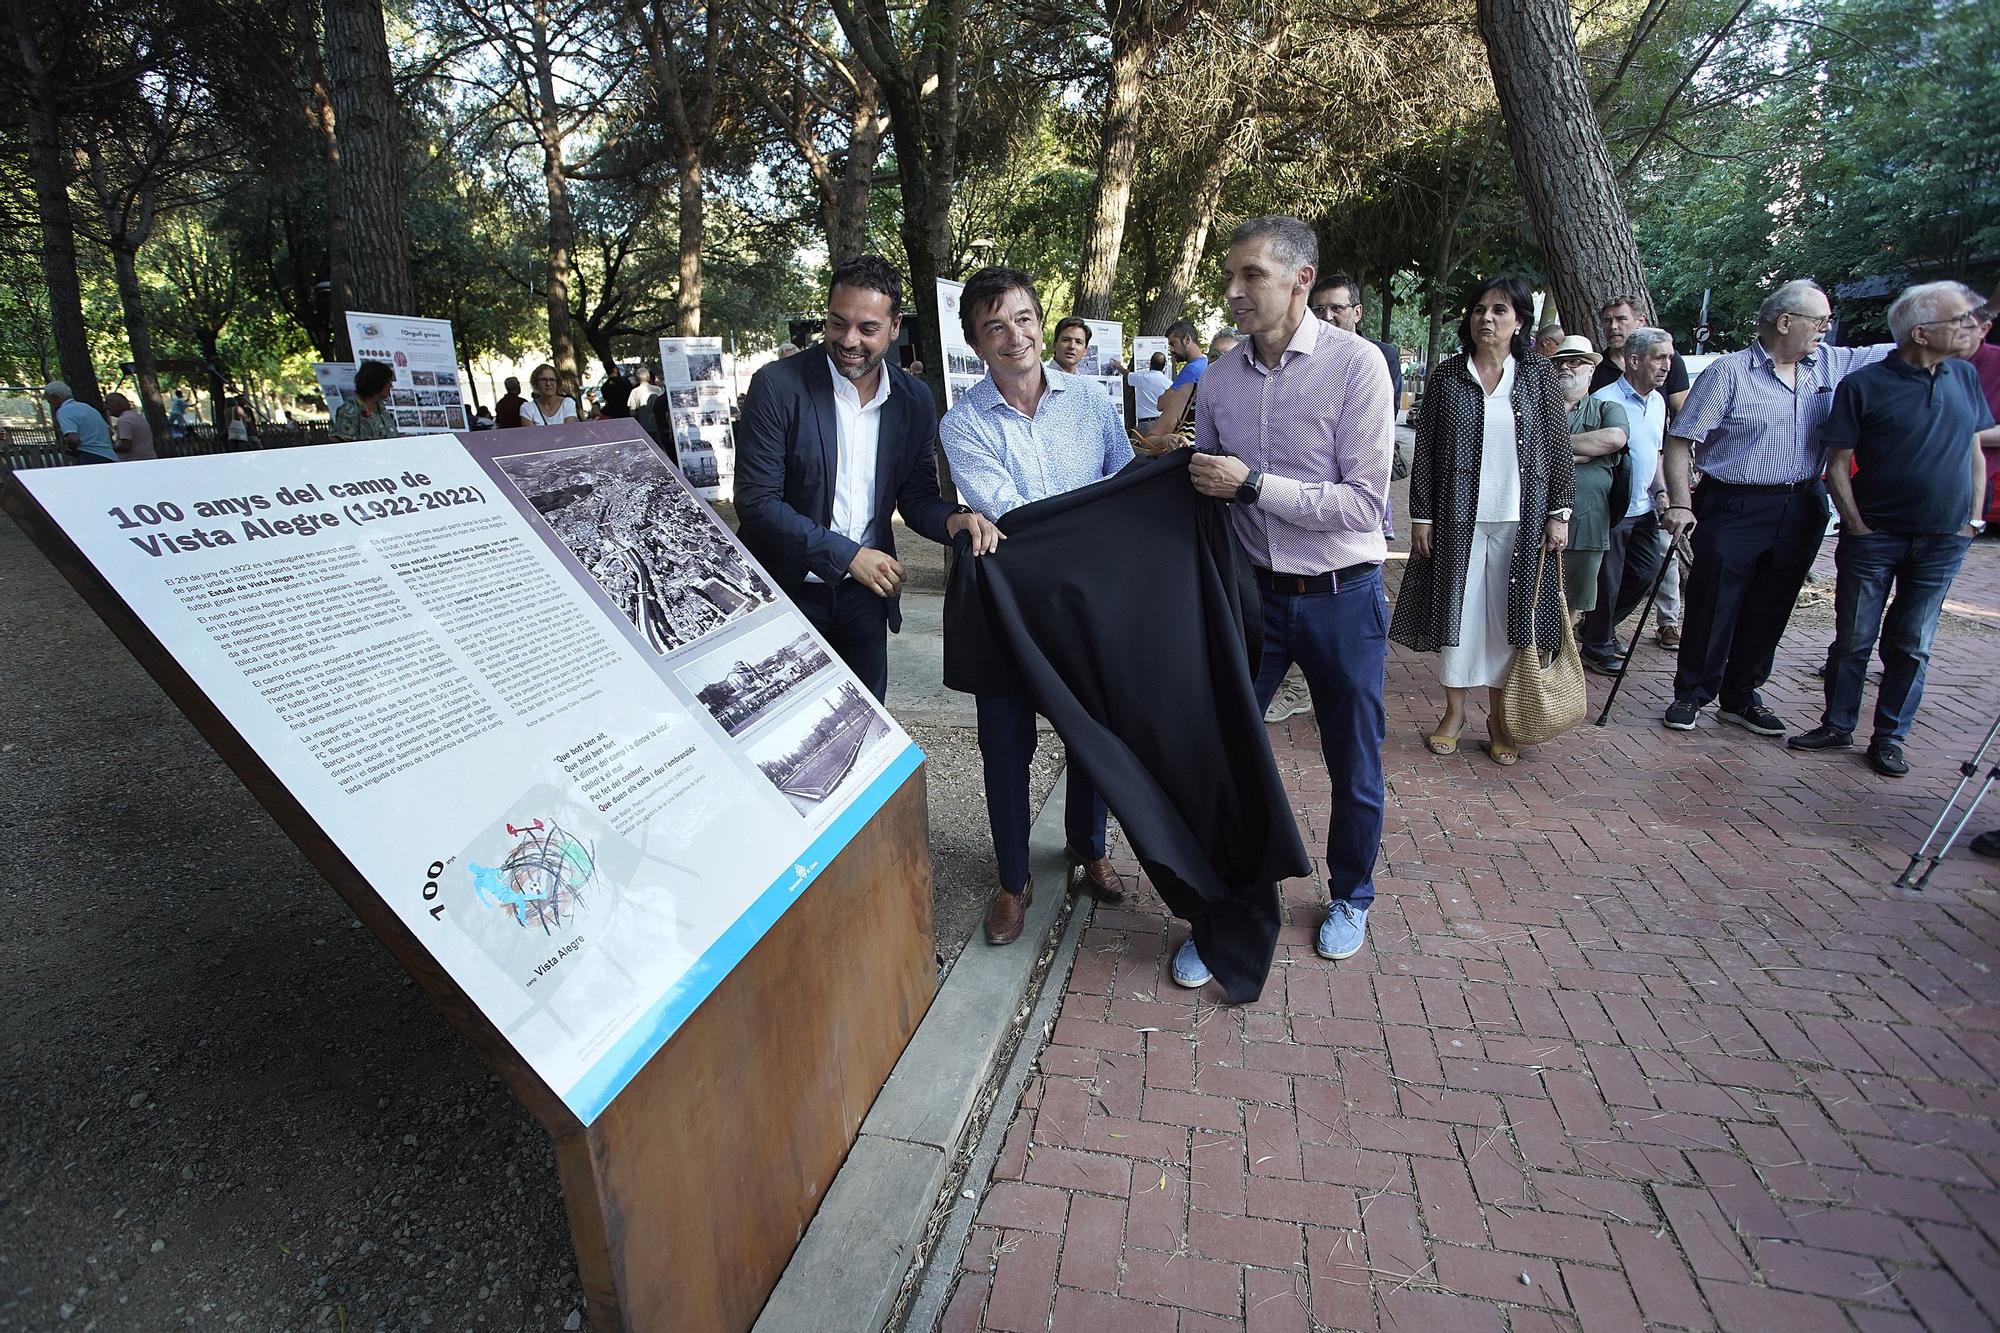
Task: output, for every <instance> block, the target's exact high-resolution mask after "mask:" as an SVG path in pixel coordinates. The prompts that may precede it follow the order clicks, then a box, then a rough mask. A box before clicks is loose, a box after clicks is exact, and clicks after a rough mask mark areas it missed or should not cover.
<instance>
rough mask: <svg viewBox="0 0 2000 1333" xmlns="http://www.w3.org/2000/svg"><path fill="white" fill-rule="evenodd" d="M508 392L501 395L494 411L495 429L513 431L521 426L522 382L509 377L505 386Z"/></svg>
mask: <svg viewBox="0 0 2000 1333" xmlns="http://www.w3.org/2000/svg"><path fill="white" fill-rule="evenodd" d="M503 387H505V388H506V390H507V392H506V393H504V394H502V395H500V401H499V403H497V404H496V405H495V406H494V409H493V429H495V430H512V429H513V428H514V427H516V426H519V425H521V424H522V423H521V403H522V402H523V401H524V400H523V399H522V397H521V381H520V380H518V379H516V378H515V377H514V376H512V375H509V376H508V377H507V379H506V382H505V385H504V386H503Z"/></svg>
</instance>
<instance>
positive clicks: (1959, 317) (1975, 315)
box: [1917, 310, 1980, 329]
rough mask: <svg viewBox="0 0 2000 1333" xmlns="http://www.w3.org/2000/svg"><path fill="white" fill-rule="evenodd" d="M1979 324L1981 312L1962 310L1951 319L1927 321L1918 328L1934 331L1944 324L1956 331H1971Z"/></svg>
mask: <svg viewBox="0 0 2000 1333" xmlns="http://www.w3.org/2000/svg"><path fill="white" fill-rule="evenodd" d="M1979 322H1980V319H1979V312H1978V311H1977V310H1962V311H1960V312H1959V313H1958V314H1956V315H1954V316H1952V317H1951V318H1950V319H1927V320H1924V321H1923V322H1922V323H1920V324H1918V325H1917V327H1918V328H1920V329H1934V328H1936V327H1938V326H1939V325H1940V324H1944V325H1949V326H1950V327H1952V328H1954V329H1969V328H1971V327H1972V326H1973V325H1975V324H1977V323H1979Z"/></svg>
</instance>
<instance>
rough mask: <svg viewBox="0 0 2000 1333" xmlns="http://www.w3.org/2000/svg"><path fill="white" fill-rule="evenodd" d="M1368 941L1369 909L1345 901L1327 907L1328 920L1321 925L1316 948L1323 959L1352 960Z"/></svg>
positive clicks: (1338, 901)
mask: <svg viewBox="0 0 2000 1333" xmlns="http://www.w3.org/2000/svg"><path fill="white" fill-rule="evenodd" d="M1367 939H1368V909H1367V908H1365V907H1356V906H1355V905H1354V904H1353V903H1350V902H1348V901H1346V900H1345V899H1336V900H1335V901H1333V902H1330V903H1328V904H1327V905H1326V920H1324V921H1322V922H1320V923H1319V940H1318V941H1317V943H1316V945H1315V947H1316V948H1317V949H1318V950H1319V956H1320V957H1321V958H1335V959H1339V958H1352V957H1354V955H1355V954H1358V953H1360V952H1361V946H1362V945H1363V944H1364V943H1366V942H1367Z"/></svg>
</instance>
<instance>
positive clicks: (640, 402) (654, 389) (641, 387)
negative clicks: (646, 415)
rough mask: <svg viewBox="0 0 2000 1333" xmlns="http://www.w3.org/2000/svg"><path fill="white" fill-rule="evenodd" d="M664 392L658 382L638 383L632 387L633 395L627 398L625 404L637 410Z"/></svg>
mask: <svg viewBox="0 0 2000 1333" xmlns="http://www.w3.org/2000/svg"><path fill="white" fill-rule="evenodd" d="M662 392H664V390H662V389H661V388H660V386H659V385H657V384H651V383H648V384H637V385H634V386H633V387H632V396H631V397H630V398H627V399H626V400H625V406H627V407H629V408H631V409H632V410H633V411H634V412H637V411H638V410H639V409H640V408H642V407H644V406H645V405H646V404H647V403H650V402H652V401H653V400H654V399H655V398H658V397H659V396H660V394H661V393H662Z"/></svg>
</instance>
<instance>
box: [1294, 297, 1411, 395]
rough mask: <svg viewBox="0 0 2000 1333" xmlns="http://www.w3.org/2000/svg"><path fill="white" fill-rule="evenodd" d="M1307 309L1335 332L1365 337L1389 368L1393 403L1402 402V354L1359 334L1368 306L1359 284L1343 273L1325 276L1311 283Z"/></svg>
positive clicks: (1395, 349) (1378, 341)
mask: <svg viewBox="0 0 2000 1333" xmlns="http://www.w3.org/2000/svg"><path fill="white" fill-rule="evenodd" d="M1308 308H1309V309H1310V310H1311V311H1312V312H1313V314H1315V315H1317V316H1319V317H1320V318H1321V319H1323V320H1325V321H1326V322H1327V323H1329V324H1331V325H1333V326H1334V327H1335V328H1337V329H1346V330H1347V331H1348V332H1349V333H1351V334H1353V335H1355V336H1356V337H1357V338H1365V339H1367V341H1368V342H1370V343H1371V344H1373V345H1374V347H1375V350H1376V351H1378V352H1380V353H1381V354H1382V360H1383V361H1385V362H1387V363H1388V366H1389V383H1390V384H1391V386H1393V388H1394V390H1395V394H1396V402H1397V403H1398V404H1400V403H1401V402H1402V401H1403V353H1402V352H1401V351H1400V350H1399V349H1398V348H1397V346H1396V344H1394V343H1385V342H1383V341H1381V340H1380V339H1378V338H1369V337H1368V335H1367V334H1366V333H1363V332H1362V331H1361V320H1362V318H1363V316H1365V315H1366V314H1367V313H1368V307H1367V306H1366V305H1364V304H1363V303H1362V300H1361V284H1360V283H1358V282H1356V281H1355V280H1354V279H1353V278H1351V277H1349V276H1348V275H1347V274H1345V273H1329V274H1327V275H1326V276H1325V277H1324V278H1321V279H1320V280H1319V281H1318V282H1315V283H1314V284H1313V289H1312V299H1311V301H1310V302H1308Z"/></svg>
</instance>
